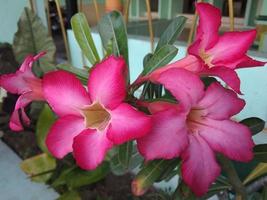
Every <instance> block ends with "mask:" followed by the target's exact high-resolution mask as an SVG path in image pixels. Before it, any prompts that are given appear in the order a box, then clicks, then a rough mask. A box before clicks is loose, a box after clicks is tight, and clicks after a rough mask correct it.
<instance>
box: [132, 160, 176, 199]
mask: <svg viewBox="0 0 267 200" xmlns="http://www.w3.org/2000/svg"><path fill="white" fill-rule="evenodd" d="M172 162H173V160H154V161H151V162H148V163H147V164H145V165H144V166H143V167H142V169H141V171H140V172H139V173H138V174H137V175H136V177H135V178H134V180H133V183H132V191H133V193H134V194H135V195H142V194H144V193H145V192H146V190H147V189H148V188H149V187H150V186H152V185H153V183H154V182H156V181H157V180H158V179H159V178H160V177H161V176H162V174H163V173H164V172H165V170H166V169H167V168H168V166H169V165H170V164H171V163H172ZM177 165H178V163H177Z"/></svg>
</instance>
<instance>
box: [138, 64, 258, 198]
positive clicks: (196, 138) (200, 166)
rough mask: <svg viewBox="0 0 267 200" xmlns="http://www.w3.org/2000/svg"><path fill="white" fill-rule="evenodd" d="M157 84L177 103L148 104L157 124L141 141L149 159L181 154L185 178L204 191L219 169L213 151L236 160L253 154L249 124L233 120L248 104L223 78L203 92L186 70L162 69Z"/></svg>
mask: <svg viewBox="0 0 267 200" xmlns="http://www.w3.org/2000/svg"><path fill="white" fill-rule="evenodd" d="M156 83H159V84H163V85H164V86H165V87H166V88H167V89H168V90H169V91H170V92H171V93H172V94H173V96H174V97H175V98H176V99H177V100H178V101H179V104H173V103H169V102H154V103H150V104H149V106H148V108H149V110H150V112H151V113H152V114H153V115H152V122H153V125H154V126H153V127H152V130H151V133H149V134H148V135H147V136H145V137H143V138H140V139H138V140H137V143H138V149H139V151H140V153H141V154H142V155H143V156H144V157H145V159H146V160H153V159H161V158H162V159H172V158H175V157H179V156H181V158H182V178H183V180H184V181H185V183H186V184H187V185H188V186H189V187H190V188H191V189H192V190H193V192H194V193H195V194H196V195H197V196H201V195H203V194H204V193H206V192H207V191H208V188H209V186H210V185H211V183H212V182H213V181H214V180H215V179H216V177H217V176H218V175H219V174H220V167H219V165H218V163H217V161H216V158H215V152H218V153H222V154H224V155H225V156H227V157H229V158H230V159H233V160H237V161H243V162H247V161H249V160H251V159H252V157H253V153H252V148H253V146H254V144H253V141H252V139H251V133H250V131H249V129H248V128H247V127H246V126H244V125H242V124H239V123H237V122H235V121H233V120H231V119H230V118H231V117H232V116H233V115H235V114H237V113H238V112H240V111H241V110H242V108H243V107H244V106H245V101H244V100H242V99H240V98H238V97H237V95H236V93H234V92H233V91H232V90H228V89H225V88H223V87H222V86H221V85H220V84H219V83H213V84H211V85H210V86H209V87H208V88H207V90H206V91H204V86H203V83H202V82H201V81H200V80H199V78H198V76H197V75H195V74H193V73H192V72H189V71H187V70H185V69H170V70H168V71H166V72H163V73H162V74H160V75H159V77H158V80H157V82H156Z"/></svg>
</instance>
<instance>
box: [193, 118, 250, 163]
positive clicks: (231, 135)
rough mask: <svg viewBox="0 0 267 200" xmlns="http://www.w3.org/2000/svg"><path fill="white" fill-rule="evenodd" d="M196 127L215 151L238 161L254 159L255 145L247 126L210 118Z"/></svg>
mask: <svg viewBox="0 0 267 200" xmlns="http://www.w3.org/2000/svg"><path fill="white" fill-rule="evenodd" d="M196 126H197V127H198V130H199V134H200V135H201V136H202V137H203V138H204V139H205V140H206V141H207V142H208V144H209V146H210V147H211V148H212V149H213V150H215V151H217V152H220V153H222V154H224V155H225V156H227V157H229V158H230V159H233V160H237V161H242V162H248V161H250V160H251V159H252V158H253V151H252V149H253V147H254V143H253V141H252V138H251V133H250V131H249V129H248V128H247V127H246V126H244V125H242V124H239V123H237V122H234V121H231V120H222V121H221V120H220V121H219V120H213V119H209V118H205V120H203V121H201V123H200V124H197V125H196Z"/></svg>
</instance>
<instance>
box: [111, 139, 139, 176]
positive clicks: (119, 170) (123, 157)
mask: <svg viewBox="0 0 267 200" xmlns="http://www.w3.org/2000/svg"><path fill="white" fill-rule="evenodd" d="M126 144H127V143H126ZM129 145H130V146H128V145H124V146H121V147H119V148H118V149H117V153H116V154H115V155H114V156H113V158H112V159H111V161H110V168H111V171H112V173H113V174H115V175H117V176H121V175H123V174H126V173H128V172H130V171H131V170H133V169H134V168H136V167H137V166H138V165H140V164H141V162H142V161H143V157H142V156H141V155H140V154H139V152H138V150H137V147H136V145H133V144H132V142H131V143H129Z"/></svg>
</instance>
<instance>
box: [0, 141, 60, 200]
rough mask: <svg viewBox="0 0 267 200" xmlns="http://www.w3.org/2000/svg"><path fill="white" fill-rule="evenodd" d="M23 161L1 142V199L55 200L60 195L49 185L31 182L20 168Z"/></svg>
mask: <svg viewBox="0 0 267 200" xmlns="http://www.w3.org/2000/svg"><path fill="white" fill-rule="evenodd" d="M20 162H21V159H20V158H19V157H18V156H17V155H16V154H15V153H14V152H13V151H12V150H11V149H10V148H9V147H8V146H7V145H6V144H4V143H3V142H2V141H1V140H0V199H1V200H55V199H56V198H57V197H58V194H57V193H56V192H55V191H54V190H53V189H48V186H47V185H44V184H42V183H35V182H31V181H30V179H28V178H27V176H26V175H25V174H24V173H23V171H21V169H20V168H19V165H20Z"/></svg>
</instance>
